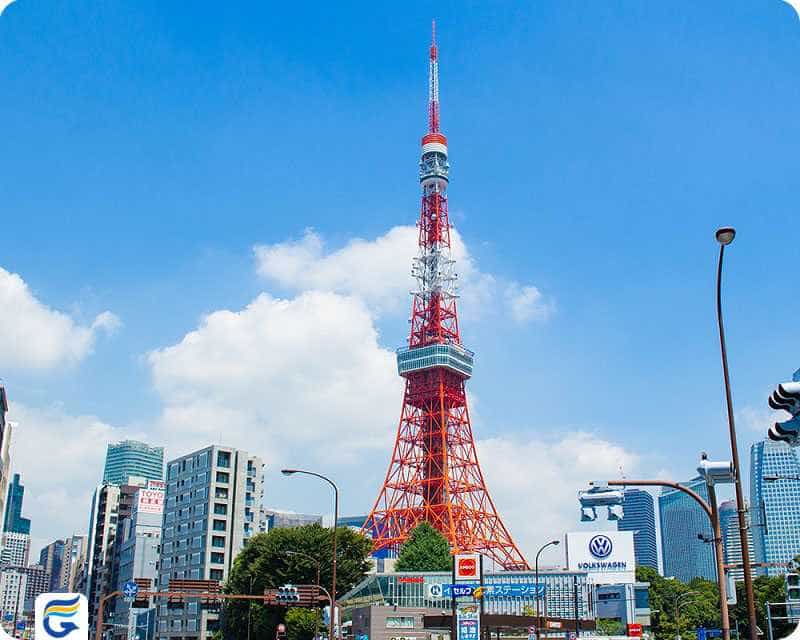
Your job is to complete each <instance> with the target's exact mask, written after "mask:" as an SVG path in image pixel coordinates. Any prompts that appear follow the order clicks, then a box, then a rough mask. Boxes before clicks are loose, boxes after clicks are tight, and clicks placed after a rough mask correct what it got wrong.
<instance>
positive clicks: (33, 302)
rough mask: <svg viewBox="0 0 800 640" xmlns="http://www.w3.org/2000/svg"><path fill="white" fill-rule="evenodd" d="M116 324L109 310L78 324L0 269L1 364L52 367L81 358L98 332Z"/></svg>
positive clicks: (37, 367)
mask: <svg viewBox="0 0 800 640" xmlns="http://www.w3.org/2000/svg"><path fill="white" fill-rule="evenodd" d="M119 325H120V322H119V319H118V318H117V317H116V316H115V315H114V314H113V313H111V312H109V311H105V312H103V313H101V314H100V315H98V316H97V317H96V318H95V319H94V321H93V322H92V323H91V325H89V326H88V327H86V326H81V325H79V324H76V322H75V321H74V320H73V319H72V318H71V317H70V316H69V315H67V314H66V313H63V312H61V311H57V310H55V309H51V308H50V307H48V306H47V305H45V304H43V303H42V302H40V301H39V300H38V299H37V298H36V297H35V296H34V295H33V293H32V292H31V290H30V288H29V287H28V285H27V284H26V283H25V281H24V280H23V279H22V278H21V277H20V276H19V275H18V274H16V273H10V272H8V271H6V270H5V269H3V268H0V335H2V336H3V339H2V340H0V362H2V363H3V365H4V367H7V368H9V369H11V368H20V369H38V370H43V369H52V368H54V367H57V366H60V365H69V364H74V363H76V362H79V361H80V360H83V359H84V358H85V357H86V356H87V355H89V354H90V353H91V351H92V349H93V347H94V343H95V339H96V338H97V334H98V333H99V332H106V333H109V332H112V331H114V330H116V329H117V328H118V327H119Z"/></svg>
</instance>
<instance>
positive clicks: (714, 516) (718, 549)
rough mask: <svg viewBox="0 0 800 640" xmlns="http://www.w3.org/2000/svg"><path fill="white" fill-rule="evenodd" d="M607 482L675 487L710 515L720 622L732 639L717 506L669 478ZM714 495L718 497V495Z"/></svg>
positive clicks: (611, 484)
mask: <svg viewBox="0 0 800 640" xmlns="http://www.w3.org/2000/svg"><path fill="white" fill-rule="evenodd" d="M605 484H607V485H608V486H609V487H669V488H670V489H675V490H677V491H681V492H683V493H685V494H686V495H688V496H689V497H690V498H692V499H693V500H694V501H695V502H697V504H699V505H700V507H701V508H702V509H703V511H704V512H705V514H706V515H707V516H708V519H709V520H710V522H711V527H712V529H713V531H714V552H715V559H716V563H717V588H718V589H719V614H720V622H721V623H722V624H721V626H722V638H723V640H730V637H731V629H730V622H729V618H728V596H727V585H726V584H725V573H724V565H723V562H724V555H723V546H722V535H721V532H720V524H719V511H718V510H717V509H716V508H712V506H711V505H709V503H708V502H706V501H705V500H703V498H702V497H701V496H700V495H698V494H697V493H696V492H695V491H692V490H691V489H690V488H689V487H684V486H683V485H682V484H679V483H677V482H669V481H667V480H629V479H627V478H626V479H625V480H609V481H608V482H606V483H605ZM710 491H711V492H712V495H713V491H714V489H713V485H712V486H710ZM714 497H715V498H716V496H714ZM715 502H716V501H715Z"/></svg>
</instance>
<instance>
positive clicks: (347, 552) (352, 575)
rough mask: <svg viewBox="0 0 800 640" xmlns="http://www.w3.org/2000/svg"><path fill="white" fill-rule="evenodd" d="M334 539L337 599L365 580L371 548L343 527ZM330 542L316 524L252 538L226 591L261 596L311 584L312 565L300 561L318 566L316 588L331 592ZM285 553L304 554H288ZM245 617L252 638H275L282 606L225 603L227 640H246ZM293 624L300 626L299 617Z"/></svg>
mask: <svg viewBox="0 0 800 640" xmlns="http://www.w3.org/2000/svg"><path fill="white" fill-rule="evenodd" d="M336 540H337V553H336V557H337V568H336V569H337V570H336V593H337V596H341V595H342V594H344V593H346V592H347V591H349V590H350V589H351V588H352V587H354V586H355V585H356V584H357V583H358V582H360V581H361V580H362V579H363V578H364V575H365V574H366V572H367V570H368V569H369V562H368V560H367V558H368V556H369V554H370V551H371V550H372V544H371V543H370V541H369V540H368V539H367V538H366V537H364V536H363V535H361V534H360V533H357V532H355V531H353V530H352V529H349V528H344V527H340V528H339V529H337V534H336ZM332 543H333V535H332V533H331V530H330V529H325V528H323V527H321V526H320V525H318V524H313V525H309V526H306V527H294V528H288V529H274V530H273V531H270V532H269V533H262V534H259V535H256V536H253V537H252V538H251V539H250V541H249V542H248V543H247V545H246V546H245V548H244V549H243V550H242V551H241V553H239V555H238V556H237V557H236V560H235V561H234V563H233V567H231V572H230V575H229V576H228V580H227V582H226V583H225V587H224V588H225V592H226V593H239V594H261V593H264V590H265V589H276V588H278V587H280V586H283V585H285V584H314V583H315V582H316V579H317V563H316V562H314V560H311V559H309V558H306V557H304V556H309V557H310V558H313V559H315V560H318V561H319V568H320V584H321V585H322V586H323V587H326V588H327V589H328V590H329V591H330V585H331V558H332V548H333V547H332ZM288 551H292V552H295V553H302V554H304V555H303V556H301V555H291V554H288V553H287V552H288ZM248 613H249V616H250V629H251V638H274V637H275V627H276V626H277V625H278V624H279V623H280V622H284V621H285V616H286V613H287V612H286V609H285V608H283V607H272V606H269V607H267V606H264V605H263V604H261V603H259V602H253V601H250V602H249V603H248V602H247V601H229V603H228V605H227V606H226V608H225V616H224V620H225V637H226V638H241V639H242V640H244V639H245V638H246V637H247V620H248ZM292 615H293V616H300V614H292ZM297 622H298V623H301V622H302V621H301V619H300V618H299V617H298V618H297ZM287 626H288V625H287ZM303 628H305V627H303ZM287 630H288V629H287Z"/></svg>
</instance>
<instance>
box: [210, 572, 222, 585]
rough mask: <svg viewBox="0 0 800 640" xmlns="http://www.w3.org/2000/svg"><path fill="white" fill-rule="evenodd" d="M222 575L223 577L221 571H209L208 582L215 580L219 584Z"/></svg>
mask: <svg viewBox="0 0 800 640" xmlns="http://www.w3.org/2000/svg"><path fill="white" fill-rule="evenodd" d="M222 575H223V571H222V569H211V571H209V572H208V578H209V580H217V581H219V582H221V581H222Z"/></svg>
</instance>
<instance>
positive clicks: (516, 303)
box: [505, 282, 555, 324]
mask: <svg viewBox="0 0 800 640" xmlns="http://www.w3.org/2000/svg"><path fill="white" fill-rule="evenodd" d="M505 298H506V304H507V305H508V310H509V314H510V315H511V318H512V319H513V320H514V321H515V322H517V323H519V324H524V323H526V322H529V321H532V320H534V321H539V322H542V321H545V320H547V319H548V318H550V316H551V315H553V313H554V312H555V305H554V304H553V302H552V301H549V300H546V299H545V297H544V296H543V295H542V292H541V291H539V289H538V288H537V287H532V286H527V287H523V286H521V285H519V284H518V283H516V282H513V283H511V284H509V285H508V286H507V287H506V290H505Z"/></svg>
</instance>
